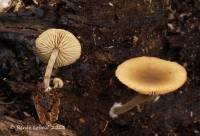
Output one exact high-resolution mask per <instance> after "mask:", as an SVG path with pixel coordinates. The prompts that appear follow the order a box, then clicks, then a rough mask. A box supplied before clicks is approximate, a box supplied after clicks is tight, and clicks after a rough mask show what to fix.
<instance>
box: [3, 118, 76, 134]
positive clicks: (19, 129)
mask: <svg viewBox="0 0 200 136" xmlns="http://www.w3.org/2000/svg"><path fill="white" fill-rule="evenodd" d="M0 135H5V136H76V134H75V133H74V132H72V131H71V130H69V129H66V128H64V127H63V126H60V125H57V126H53V127H45V126H41V125H40V124H37V123H32V122H26V123H25V122H23V121H21V120H18V119H14V118H11V117H8V116H4V117H1V118H0Z"/></svg>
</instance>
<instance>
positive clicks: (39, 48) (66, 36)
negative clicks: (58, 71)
mask: <svg viewBox="0 0 200 136" xmlns="http://www.w3.org/2000/svg"><path fill="white" fill-rule="evenodd" d="M35 52H36V55H38V56H39V58H40V59H41V60H42V61H43V62H45V63H47V62H48V65H47V68H46V72H45V75H44V80H43V82H44V86H45V91H48V90H49V88H50V87H49V81H50V77H51V73H52V70H53V67H54V68H58V67H62V66H66V65H69V64H72V63H73V62H75V61H76V60H77V59H78V58H79V57H80V55H81V46H80V42H79V41H78V39H77V38H76V37H75V36H74V35H73V34H72V33H70V32H69V31H66V30H62V29H48V30H46V31H45V32H43V33H42V34H41V35H39V37H38V38H37V39H36V46H35Z"/></svg>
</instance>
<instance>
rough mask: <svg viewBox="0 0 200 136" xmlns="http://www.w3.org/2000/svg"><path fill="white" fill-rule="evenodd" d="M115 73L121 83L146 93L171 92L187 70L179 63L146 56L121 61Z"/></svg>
mask: <svg viewBox="0 0 200 136" xmlns="http://www.w3.org/2000/svg"><path fill="white" fill-rule="evenodd" d="M115 74H116V77H117V78H118V79H119V80H120V81H121V82H122V83H123V84H125V85H126V86H128V87H129V88H131V89H134V90H135V91H137V92H139V93H141V94H146V95H160V94H165V93H168V92H173V91H175V90H176V89H178V88H180V87H181V86H182V85H183V84H184V83H185V81H186V79H187V72H186V70H185V68H184V67H183V66H181V65H180V64H178V63H176V62H172V61H167V60H163V59H159V58H156V57H146V56H144V57H137V58H132V59H129V60H127V61H125V62H123V63H122V64H120V65H119V66H118V68H117V70H116V72H115Z"/></svg>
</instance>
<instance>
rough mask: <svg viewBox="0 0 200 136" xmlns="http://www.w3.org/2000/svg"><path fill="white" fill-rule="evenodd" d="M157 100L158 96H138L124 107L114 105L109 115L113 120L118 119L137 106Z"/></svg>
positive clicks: (119, 104)
mask: <svg viewBox="0 0 200 136" xmlns="http://www.w3.org/2000/svg"><path fill="white" fill-rule="evenodd" d="M155 98H157V96H150V95H138V96H136V97H134V98H132V99H131V100H130V101H128V102H127V103H126V104H124V105H122V104H121V103H114V105H113V106H112V107H111V109H110V112H109V115H110V117H112V118H116V117H118V115H120V114H122V113H125V112H127V111H129V110H131V109H133V108H134V107H136V106H137V105H139V104H142V103H145V102H147V101H152V100H154V99H155Z"/></svg>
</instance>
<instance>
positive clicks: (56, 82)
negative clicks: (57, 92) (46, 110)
mask: <svg viewBox="0 0 200 136" xmlns="http://www.w3.org/2000/svg"><path fill="white" fill-rule="evenodd" d="M53 84H54V87H53V88H62V87H63V85H64V83H63V81H62V79H60V78H58V77H56V78H54V79H53Z"/></svg>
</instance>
